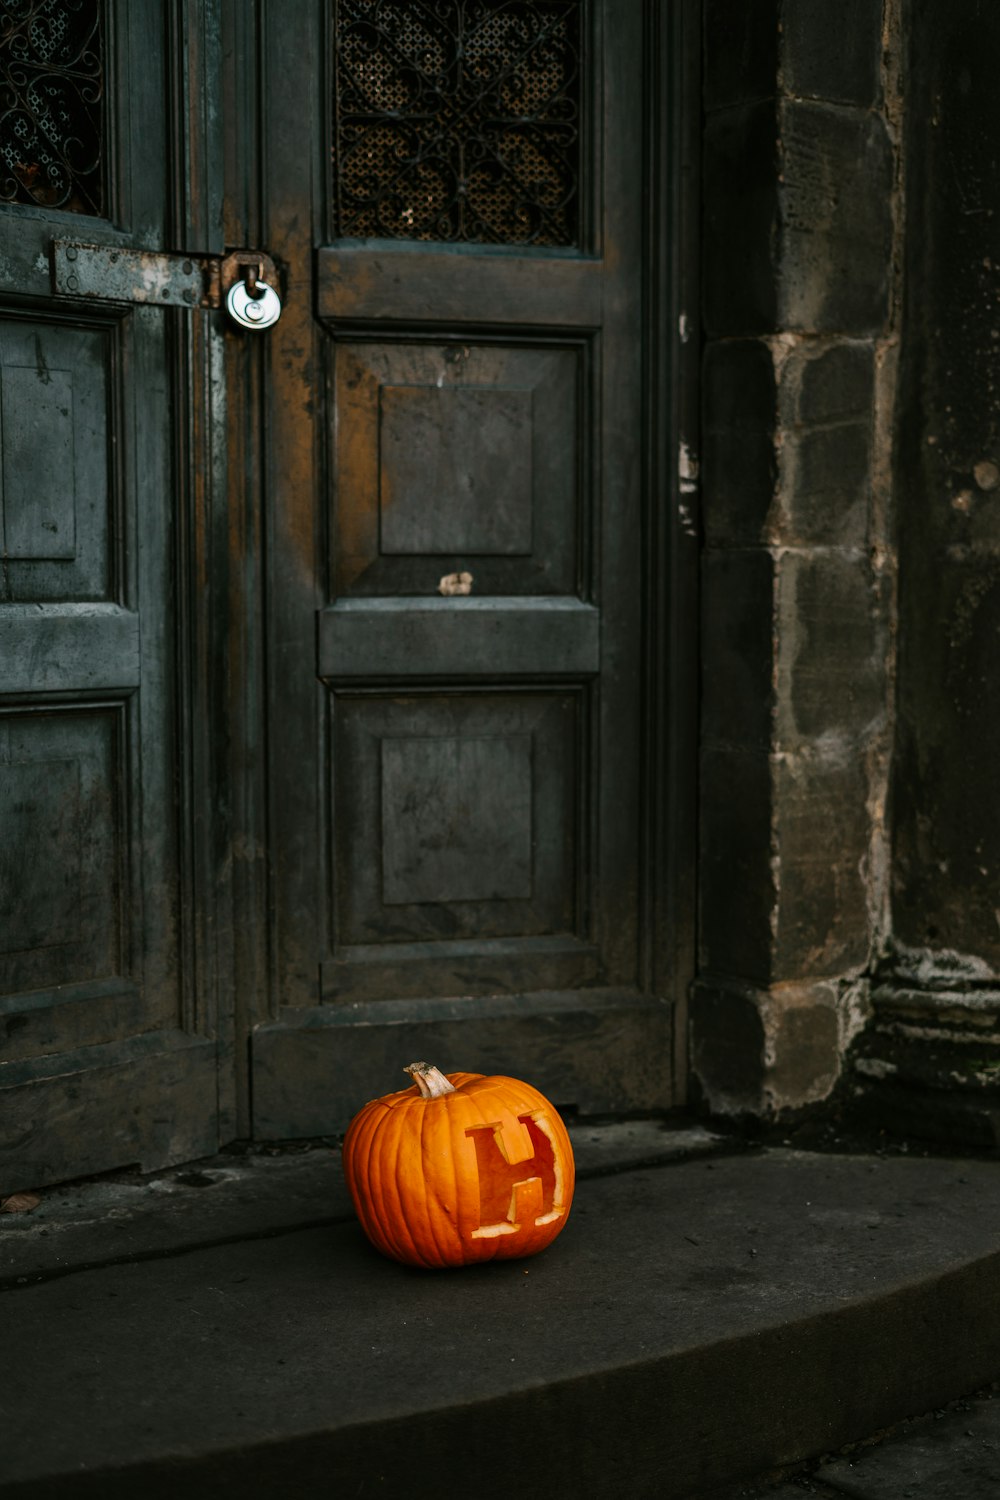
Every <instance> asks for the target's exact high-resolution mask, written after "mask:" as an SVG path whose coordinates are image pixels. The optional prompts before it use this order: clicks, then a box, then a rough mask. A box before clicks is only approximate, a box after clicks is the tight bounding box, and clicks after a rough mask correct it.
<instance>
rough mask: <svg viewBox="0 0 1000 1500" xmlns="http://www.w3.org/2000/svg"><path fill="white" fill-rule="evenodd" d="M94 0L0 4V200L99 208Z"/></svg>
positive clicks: (98, 39) (100, 75)
mask: <svg viewBox="0 0 1000 1500" xmlns="http://www.w3.org/2000/svg"><path fill="white" fill-rule="evenodd" d="M100 22H101V6H100V0H7V3H2V4H0V201H4V202H7V203H33V204H37V205H40V206H42V207H45V208H66V209H71V210H74V211H76V212H77V213H85V214H101V213H103V211H104V184H103V175H104V173H103V163H102V152H101V144H102V129H103V118H102V113H103V111H102V102H103V96H104V69H103V58H102V52H103V38H102V36H101V24H100Z"/></svg>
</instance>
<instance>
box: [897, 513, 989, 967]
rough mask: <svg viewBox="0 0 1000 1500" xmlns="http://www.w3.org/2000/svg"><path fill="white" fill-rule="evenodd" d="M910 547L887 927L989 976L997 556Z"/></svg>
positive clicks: (906, 940)
mask: <svg viewBox="0 0 1000 1500" xmlns="http://www.w3.org/2000/svg"><path fill="white" fill-rule="evenodd" d="M916 551H917V549H916V538H914V540H913V543H912V544H911V546H910V547H908V548H907V549H906V551H905V552H904V559H905V560H906V562H907V563H909V564H910V567H909V569H908V571H907V573H906V574H905V575H901V576H903V577H904V578H905V583H904V589H905V595H904V600H903V610H902V621H903V631H904V636H903V645H902V649H901V653H900V669H899V721H898V722H899V728H898V735H897V744H896V754H895V760H894V770H893V798H892V805H893V809H894V813H893V823H894V835H895V843H894V851H895V869H894V894H893V908H894V922H895V930H896V932H897V934H898V936H899V938H900V940H901V941H902V942H903V943H905V944H908V945H909V946H912V947H915V948H929V949H952V950H955V951H956V952H958V953H960V954H967V955H973V956H975V957H976V958H978V959H979V960H981V961H982V962H983V963H984V964H986V965H988V966H989V967H990V968H991V969H992V970H993V972H995V973H1000V924H998V920H997V911H998V910H1000V813H998V805H997V798H996V760H997V757H996V746H997V739H998V736H1000V699H998V696H997V693H996V690H995V683H996V652H997V642H998V640H1000V559H998V558H997V557H995V556H990V555H979V556H958V557H956V556H955V555H954V554H946V555H944V556H942V555H941V554H937V555H935V554H930V555H928V556H926V557H919V556H917V555H916ZM931 600H933V608H929V607H928V603H929V601H931Z"/></svg>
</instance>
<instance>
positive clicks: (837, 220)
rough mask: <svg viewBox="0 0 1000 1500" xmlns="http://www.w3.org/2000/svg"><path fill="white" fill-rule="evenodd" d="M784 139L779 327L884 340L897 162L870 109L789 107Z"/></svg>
mask: <svg viewBox="0 0 1000 1500" xmlns="http://www.w3.org/2000/svg"><path fill="white" fill-rule="evenodd" d="M777 126H778V131H779V133H780V139H781V168H780V170H781V188H780V200H779V201H780V208H779V214H780V223H779V231H778V242H779V246H780V248H779V251H778V254H779V257H780V262H779V263H780V272H779V275H780V294H779V298H778V307H779V313H778V316H779V319H780V323H779V326H780V327H782V328H787V329H797V330H799V329H800V330H802V331H804V332H810V333H844V334H871V333H878V332H880V331H881V330H882V329H883V328H884V326H885V324H886V320H887V317H888V312H889V281H890V271H891V264H892V262H891V251H892V219H891V188H892V179H893V158H892V151H891V148H890V144H889V138H888V135H887V133H886V128H885V124H884V122H883V120H882V119H881V117H880V116H878V115H876V114H872V113H869V112H867V111H860V110H858V111H855V110H847V109H843V108H838V107H835V106H833V105H826V104H814V103H808V102H800V101H797V100H788V101H785V102H783V103H782V104H781V106H780V109H779V114H778V119H777Z"/></svg>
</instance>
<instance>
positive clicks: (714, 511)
mask: <svg viewBox="0 0 1000 1500" xmlns="http://www.w3.org/2000/svg"><path fill="white" fill-rule="evenodd" d="M702 378H703V386H702V390H703V416H702V434H703V436H702V441H703V447H704V461H703V463H702V471H701V478H702V491H703V496H704V500H703V522H704V528H705V542H706V544H707V546H708V547H710V548H711V547H725V546H730V547H740V546H757V545H760V543H761V542H763V541H764V540H765V539H766V536H767V525H768V517H769V516H770V513H771V508H772V505H773V503H774V492H775V483H776V480H777V474H778V458H777V454H776V452H775V430H776V425H777V387H776V381H775V373H774V358H773V356H772V354H771V350H770V348H769V346H768V345H767V344H766V343H765V342H764V341H763V340H762V339H720V340H717V341H716V342H714V343H711V344H709V345H708V347H707V348H706V350H705V358H704V363H703V370H702Z"/></svg>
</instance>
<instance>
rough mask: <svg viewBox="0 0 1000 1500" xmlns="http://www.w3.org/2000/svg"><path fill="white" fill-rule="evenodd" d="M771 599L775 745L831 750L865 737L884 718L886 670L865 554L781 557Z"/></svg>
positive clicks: (833, 552) (834, 552) (878, 602)
mask: <svg viewBox="0 0 1000 1500" xmlns="http://www.w3.org/2000/svg"><path fill="white" fill-rule="evenodd" d="M778 594H779V608H778V616H779V618H778V623H777V626H776V629H777V631H778V638H779V640H780V642H781V657H780V662H779V667H778V674H777V676H778V693H777V743H778V744H779V745H780V747H781V748H782V749H783V750H787V749H793V748H796V747H797V746H799V745H801V744H802V743H803V742H807V741H813V740H816V739H824V740H825V741H826V742H827V744H828V745H829V746H831V747H832V746H834V745H836V744H837V743H838V742H843V743H845V744H846V743H847V742H852V741H854V740H855V739H856V738H857V737H858V736H860V735H863V734H865V733H869V732H871V731H872V729H873V728H874V727H876V726H877V725H878V724H879V723H881V721H882V718H883V716H884V713H885V690H886V677H885V673H886V667H885V660H884V654H883V643H882V637H881V632H880V629H879V628H878V622H879V619H880V611H881V609H882V599H881V595H880V593H879V590H878V589H877V587H876V585H875V582H874V580H873V578H872V575H871V569H870V564H869V560H868V557H867V554H865V553H857V552H849V551H838V550H825V551H817V552H801V553H796V552H787V553H784V554H783V555H782V557H781V565H780V571H779V581H778Z"/></svg>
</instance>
